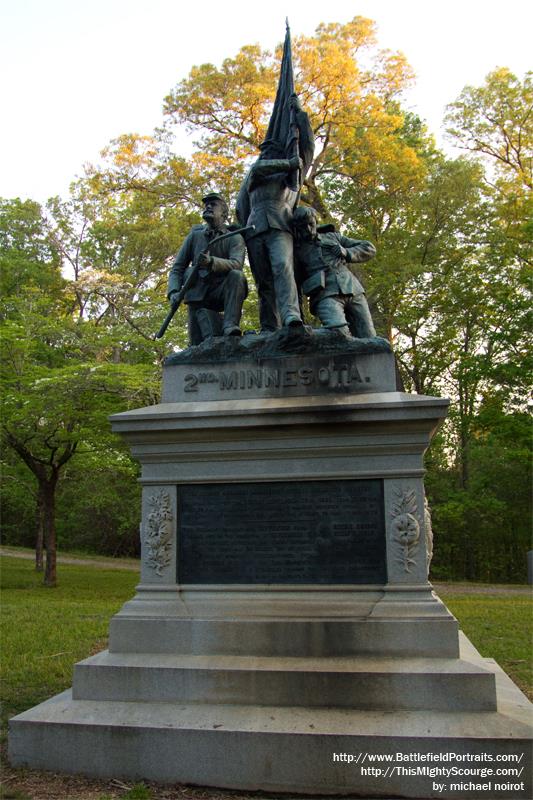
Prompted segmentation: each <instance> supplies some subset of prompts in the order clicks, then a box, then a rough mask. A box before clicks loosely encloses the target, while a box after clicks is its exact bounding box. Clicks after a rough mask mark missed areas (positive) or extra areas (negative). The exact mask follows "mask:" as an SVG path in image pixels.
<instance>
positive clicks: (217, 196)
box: [202, 192, 227, 206]
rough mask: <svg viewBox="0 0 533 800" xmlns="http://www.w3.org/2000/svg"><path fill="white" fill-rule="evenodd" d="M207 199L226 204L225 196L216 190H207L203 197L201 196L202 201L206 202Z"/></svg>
mask: <svg viewBox="0 0 533 800" xmlns="http://www.w3.org/2000/svg"><path fill="white" fill-rule="evenodd" d="M208 200H220V202H221V203H224V205H226V206H227V202H226V200H225V198H224V197H222V195H221V194H219V193H218V192H209V193H208V194H206V195H205V197H202V203H207V201H208Z"/></svg>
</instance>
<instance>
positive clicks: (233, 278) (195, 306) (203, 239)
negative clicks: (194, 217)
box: [167, 192, 248, 345]
mask: <svg viewBox="0 0 533 800" xmlns="http://www.w3.org/2000/svg"><path fill="white" fill-rule="evenodd" d="M203 203H204V212H203V215H202V216H203V218H204V220H205V223H206V224H205V225H195V226H194V227H193V228H192V230H191V231H190V233H189V234H188V236H187V238H186V239H185V241H184V242H183V244H182V246H181V248H180V251H179V253H178V254H177V256H176V258H175V259H174V263H173V265H172V269H171V270H170V275H169V280H168V293H167V296H168V299H169V300H170V303H171V305H174V304H175V303H176V300H177V299H178V297H179V292H180V289H181V288H182V286H183V285H184V284H185V282H186V281H187V279H188V277H189V276H190V274H191V272H192V270H193V269H196V270H197V272H198V277H197V279H196V280H195V281H194V282H193V283H192V285H191V286H190V288H188V289H187V291H186V292H185V296H184V302H185V303H186V304H187V307H188V312H189V344H190V345H197V344H200V342H202V341H203V340H204V339H206V338H208V337H209V336H216V335H220V334H224V336H240V334H241V331H240V327H239V325H240V320H241V314H242V305H243V303H244V300H245V299H246V296H247V294H248V284H247V282H246V278H245V276H244V273H243V271H242V266H243V263H244V253H245V245H244V239H243V238H242V236H241V235H240V234H235V235H234V236H232V235H230V236H228V237H227V238H224V239H223V240H222V241H220V242H217V241H214V239H215V238H217V237H218V236H222V235H224V234H227V233H228V232H229V231H230V228H229V227H228V226H227V224H226V220H227V218H228V205H227V203H226V201H225V200H224V198H223V197H222V196H221V195H220V194H217V193H216V192H211V193H210V194H207V195H206V196H205V197H204V198H203ZM211 242H213V243H212V245H211ZM208 248H209V252H207V250H208ZM219 312H224V319H223V322H222V321H221V319H220V313H219Z"/></svg>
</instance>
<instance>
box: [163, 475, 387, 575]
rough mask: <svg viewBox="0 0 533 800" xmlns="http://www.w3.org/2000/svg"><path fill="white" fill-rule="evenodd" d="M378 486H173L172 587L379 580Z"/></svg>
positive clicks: (381, 525) (382, 565) (382, 564)
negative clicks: (175, 505) (174, 543)
mask: <svg viewBox="0 0 533 800" xmlns="http://www.w3.org/2000/svg"><path fill="white" fill-rule="evenodd" d="M383 509H384V504H383V482H382V481H381V480H376V479H373V480H342V481H297V482H290V483H287V484H285V483H277V482H270V483H238V484H235V483H231V484H206V485H203V484H201V485H190V486H181V487H179V488H178V576H177V578H178V582H179V583H197V584H204V583H222V584H224V583H228V584H238V583H241V584H254V583H267V584H286V583H297V584H298V583H306V584H346V583H354V584H365V583H368V584H382V583H385V582H386V579H387V572H386V557H385V522H384V510H383Z"/></svg>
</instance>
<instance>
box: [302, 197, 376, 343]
mask: <svg viewBox="0 0 533 800" xmlns="http://www.w3.org/2000/svg"><path fill="white" fill-rule="evenodd" d="M293 225H294V237H295V238H294V255H295V262H296V272H297V275H298V284H299V286H300V287H301V290H302V291H303V293H304V294H306V295H307V296H308V297H309V308H310V310H311V313H312V314H314V315H315V316H317V317H318V318H319V320H320V322H321V323H322V325H323V326H324V327H325V328H335V329H336V330H338V331H339V332H340V333H342V334H343V335H344V336H346V337H347V338H350V339H351V338H356V339H368V338H372V337H374V336H375V335H376V331H375V328H374V324H373V322H372V317H371V315H370V310H369V308H368V303H367V300H366V296H365V290H364V289H363V287H362V285H361V283H360V281H359V280H358V279H357V278H356V277H355V275H354V274H353V272H352V271H351V270H350V268H349V266H348V265H349V264H357V263H361V262H364V261H368V260H369V259H371V258H373V257H374V256H375V254H376V248H375V247H374V245H373V244H371V243H370V242H367V241H363V240H360V239H349V238H348V237H347V236H342V235H341V234H340V233H337V232H336V231H335V227H334V226H333V225H321V226H320V227H318V226H317V213H316V211H315V210H314V208H310V207H307V206H300V207H298V208H297V209H296V211H295V212H294V218H293Z"/></svg>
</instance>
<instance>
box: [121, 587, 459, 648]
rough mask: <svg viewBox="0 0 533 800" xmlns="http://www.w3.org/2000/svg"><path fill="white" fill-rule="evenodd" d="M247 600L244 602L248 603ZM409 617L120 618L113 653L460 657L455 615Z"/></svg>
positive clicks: (437, 611)
mask: <svg viewBox="0 0 533 800" xmlns="http://www.w3.org/2000/svg"><path fill="white" fill-rule="evenodd" d="M245 604H246V601H245V600H244V601H241V605H245ZM434 605H435V608H436V613H435V615H434V616H428V617H427V618H422V619H421V618H416V617H415V618H413V617H410V618H409V617H408V618H407V619H374V618H369V617H365V618H363V619H342V618H340V619H339V618H337V619H333V618H331V619H328V618H323V619H297V618H294V617H292V618H289V619H287V618H272V619H267V618H265V619H242V618H241V619H235V618H234V619H179V618H175V617H174V618H172V617H159V618H157V621H156V620H155V619H154V618H151V617H150V616H147V617H144V618H143V617H142V616H141V617H134V616H132V617H128V616H121V615H120V614H119V615H116V616H115V617H113V619H112V620H111V625H110V635H109V650H110V652H115V653H169V654H181V655H186V654H194V655H215V654H216V655H250V656H281V657H283V656H310V657H327V656H360V655H364V654H368V655H369V654H372V655H378V656H408V655H409V656H416V657H426V656H428V657H436V658H456V657H457V656H458V655H459V644H458V624H457V620H456V619H454V618H453V617H452V616H451V614H449V613H448V615H447V616H446V617H442V616H437V613H440V608H441V606H442V604H440V603H439V604H437V602H435V604H434Z"/></svg>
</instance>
